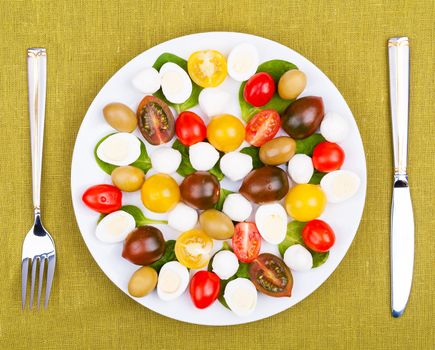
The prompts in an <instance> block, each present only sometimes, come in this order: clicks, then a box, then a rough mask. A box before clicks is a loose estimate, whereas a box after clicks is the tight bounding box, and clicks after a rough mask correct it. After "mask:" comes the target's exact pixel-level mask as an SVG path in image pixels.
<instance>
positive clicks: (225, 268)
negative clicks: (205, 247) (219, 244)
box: [211, 250, 239, 280]
mask: <svg viewBox="0 0 435 350" xmlns="http://www.w3.org/2000/svg"><path fill="white" fill-rule="evenodd" d="M211 266H212V268H213V272H214V273H215V274H216V275H218V276H219V278H220V279H221V280H226V279H228V278H230V277H233V276H234V275H235V274H236V272H237V270H238V269H239V260H238V259H237V256H236V254H234V253H233V252H232V251H230V250H222V251H220V252H218V253H216V255H215V256H214V257H213V262H212V264H211Z"/></svg>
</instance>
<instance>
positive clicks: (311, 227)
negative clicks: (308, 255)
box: [302, 220, 335, 253]
mask: <svg viewBox="0 0 435 350" xmlns="http://www.w3.org/2000/svg"><path fill="white" fill-rule="evenodd" d="M302 239H303V240H304V243H305V245H306V246H307V247H308V248H310V249H311V250H314V251H315V252H319V253H324V252H327V251H329V250H330V249H331V247H332V246H333V245H334V243H335V234H334V231H333V230H332V228H331V226H329V225H328V224H327V223H326V222H325V221H323V220H312V221H309V222H308V223H307V224H306V225H305V227H304V228H303V230H302Z"/></svg>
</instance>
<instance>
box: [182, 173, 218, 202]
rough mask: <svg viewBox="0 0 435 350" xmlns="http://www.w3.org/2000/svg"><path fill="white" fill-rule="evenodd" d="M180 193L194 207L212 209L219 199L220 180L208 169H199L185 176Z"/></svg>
mask: <svg viewBox="0 0 435 350" xmlns="http://www.w3.org/2000/svg"><path fill="white" fill-rule="evenodd" d="M180 193H181V199H182V200H183V202H184V203H186V204H187V205H189V206H191V207H192V208H195V209H200V210H205V209H210V208H213V207H214V205H215V204H216V203H217V202H218V200H219V193H220V185H219V181H218V180H217V179H216V177H215V176H214V175H212V174H210V173H209V172H208V171H197V172H195V173H193V174H190V175H188V176H186V177H185V178H184V180H183V182H182V183H181V185H180Z"/></svg>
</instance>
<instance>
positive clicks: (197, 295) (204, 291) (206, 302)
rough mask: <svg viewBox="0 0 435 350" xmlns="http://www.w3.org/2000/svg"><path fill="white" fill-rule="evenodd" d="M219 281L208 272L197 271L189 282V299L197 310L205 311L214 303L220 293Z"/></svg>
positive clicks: (214, 275)
mask: <svg viewBox="0 0 435 350" xmlns="http://www.w3.org/2000/svg"><path fill="white" fill-rule="evenodd" d="M220 285H221V282H220V279H219V277H218V276H217V275H216V274H215V273H214V272H210V271H198V272H197V273H195V275H194V276H193V277H192V279H191V281H190V287H189V292H190V298H191V299H192V302H193V304H194V305H195V306H196V307H197V308H198V309H205V308H206V307H208V306H210V305H211V304H213V303H214V301H215V300H216V299H217V298H218V296H219V292H220Z"/></svg>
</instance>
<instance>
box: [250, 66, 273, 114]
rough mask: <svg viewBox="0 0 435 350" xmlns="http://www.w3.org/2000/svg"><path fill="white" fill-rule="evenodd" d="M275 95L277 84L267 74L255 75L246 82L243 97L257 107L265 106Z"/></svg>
mask: <svg viewBox="0 0 435 350" xmlns="http://www.w3.org/2000/svg"><path fill="white" fill-rule="evenodd" d="M274 93H275V82H274V81H273V78H272V76H271V75H270V74H269V73H266V72H260V73H257V74H254V75H253V76H252V77H250V78H249V80H248V81H247V82H246V85H245V89H244V90H243V97H244V98H245V100H246V102H248V103H250V104H251V105H253V106H255V107H261V106H264V105H265V104H266V103H267V102H269V101H270V100H271V99H272V96H273V94H274Z"/></svg>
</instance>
